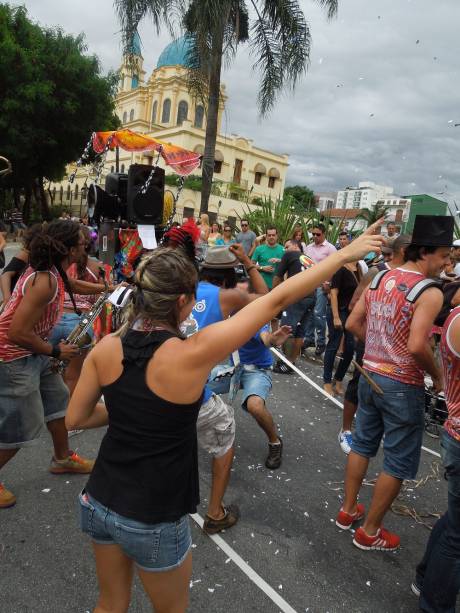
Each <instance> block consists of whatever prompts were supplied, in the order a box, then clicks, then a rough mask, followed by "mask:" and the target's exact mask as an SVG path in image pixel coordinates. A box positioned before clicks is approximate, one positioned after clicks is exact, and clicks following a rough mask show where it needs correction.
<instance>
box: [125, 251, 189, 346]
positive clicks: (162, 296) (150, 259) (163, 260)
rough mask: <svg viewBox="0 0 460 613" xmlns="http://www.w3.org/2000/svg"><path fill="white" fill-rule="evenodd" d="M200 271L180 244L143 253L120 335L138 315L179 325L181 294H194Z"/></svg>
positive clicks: (158, 321)
mask: <svg viewBox="0 0 460 613" xmlns="http://www.w3.org/2000/svg"><path fill="white" fill-rule="evenodd" d="M197 281H198V273H197V270H196V268H195V265H194V264H193V262H192V261H191V260H190V258H189V257H188V256H187V255H186V254H185V252H184V251H183V249H181V248H173V247H160V248H159V249H156V250H155V251H154V252H153V253H152V254H151V255H148V256H147V257H144V258H143V259H142V260H141V263H140V264H139V266H138V267H137V270H136V275H135V277H134V284H135V289H134V292H133V302H132V303H131V304H130V306H129V307H128V312H127V313H126V315H125V324H124V325H123V326H122V328H121V329H120V330H119V331H118V334H119V335H121V334H123V333H124V332H126V331H127V329H128V328H130V327H131V325H132V324H133V323H134V321H135V320H137V319H139V318H148V319H150V320H152V321H154V322H156V323H159V324H162V323H163V324H168V325H169V326H172V327H173V328H174V329H175V330H178V328H179V324H180V321H179V306H178V303H177V299H178V298H179V296H180V295H181V294H185V295H190V296H192V295H194V294H195V291H196V284H197Z"/></svg>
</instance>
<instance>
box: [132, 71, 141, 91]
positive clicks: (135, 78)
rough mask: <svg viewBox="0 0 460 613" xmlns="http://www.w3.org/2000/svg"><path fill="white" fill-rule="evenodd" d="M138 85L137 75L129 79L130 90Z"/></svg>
mask: <svg viewBox="0 0 460 613" xmlns="http://www.w3.org/2000/svg"><path fill="white" fill-rule="evenodd" d="M138 85H139V76H138V75H137V74H133V76H132V77H131V89H136V87H137V86H138Z"/></svg>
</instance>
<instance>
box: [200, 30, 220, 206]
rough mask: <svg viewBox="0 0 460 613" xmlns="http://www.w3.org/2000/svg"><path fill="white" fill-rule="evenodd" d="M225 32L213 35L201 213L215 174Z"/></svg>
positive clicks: (206, 203)
mask: <svg viewBox="0 0 460 613" xmlns="http://www.w3.org/2000/svg"><path fill="white" fill-rule="evenodd" d="M222 26H223V24H222ZM223 42H224V34H223V29H222V31H221V32H220V33H218V34H216V36H214V37H213V42H212V56H211V67H210V73H209V91H208V112H207V118H206V140H205V144H204V155H203V165H202V177H203V178H202V187H201V207H200V213H207V212H208V205H209V196H210V195H211V187H212V177H213V174H214V157H215V152H216V139H217V120H218V116H219V102H220V73H221V68H222V52H223Z"/></svg>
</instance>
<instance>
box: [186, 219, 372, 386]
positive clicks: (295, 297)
mask: <svg viewBox="0 0 460 613" xmlns="http://www.w3.org/2000/svg"><path fill="white" fill-rule="evenodd" d="M379 223H380V221H379V222H378V223H377V224H374V225H373V226H371V227H370V228H369V229H368V230H367V231H366V232H365V233H364V234H362V235H361V236H360V237H359V238H358V239H356V240H355V241H353V242H352V243H351V244H350V245H348V246H347V247H345V248H344V249H341V250H340V251H337V252H335V253H333V254H331V255H330V256H329V257H327V258H326V259H325V260H323V261H322V262H321V263H320V264H317V265H315V266H314V267H312V268H311V269H309V270H306V271H304V272H301V273H299V274H297V275H294V276H293V277H291V278H290V279H287V280H286V281H285V282H284V283H281V284H280V285H279V286H278V287H276V288H274V289H273V290H272V291H271V292H270V293H268V294H266V295H265V296H262V297H260V298H259V299H258V300H255V301H254V302H251V303H250V304H248V305H247V306H246V307H245V308H244V309H242V310H241V311H239V312H238V313H237V314H236V315H234V316H233V317H231V318H230V319H228V320H226V321H223V322H220V323H217V324H213V325H212V326H209V327H207V328H204V329H203V330H201V331H200V332H198V333H197V334H195V335H194V336H192V337H190V338H189V339H187V340H186V341H185V342H184V351H183V355H182V356H181V360H186V361H187V363H189V364H190V363H192V364H195V365H196V369H197V371H202V375H203V374H204V373H207V372H209V370H210V369H211V368H212V367H213V366H214V365H215V364H218V363H219V362H220V361H221V360H223V359H224V358H225V357H226V356H227V355H228V354H229V353H231V352H232V351H234V350H235V349H237V348H239V347H241V345H243V344H244V343H245V342H246V341H248V340H249V339H250V338H251V337H252V336H253V335H254V334H255V333H256V332H257V330H259V329H260V328H261V327H262V326H263V325H264V324H265V323H266V322H268V321H270V320H271V319H273V317H275V316H276V315H277V313H279V312H280V311H283V310H284V309H285V308H286V307H287V306H288V305H289V304H293V303H294V302H298V301H299V300H300V299H301V298H303V297H304V296H307V295H308V294H311V293H312V292H313V290H314V289H315V288H317V287H318V286H319V285H320V284H321V283H322V282H323V281H324V280H326V279H330V278H331V277H332V275H333V274H334V273H335V272H336V271H337V270H338V269H339V268H340V267H341V266H343V265H344V264H345V263H347V262H351V261H353V260H357V259H359V258H361V257H362V256H363V255H365V254H366V253H368V252H369V251H372V250H374V251H379V249H380V246H381V245H382V243H383V240H384V239H383V238H382V237H381V236H379V235H374V234H373V232H374V231H375V229H376V227H377V225H378V224H379Z"/></svg>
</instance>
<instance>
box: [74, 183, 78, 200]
mask: <svg viewBox="0 0 460 613" xmlns="http://www.w3.org/2000/svg"><path fill="white" fill-rule="evenodd" d="M74 198H75V199H77V198H78V185H75V193H74Z"/></svg>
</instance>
